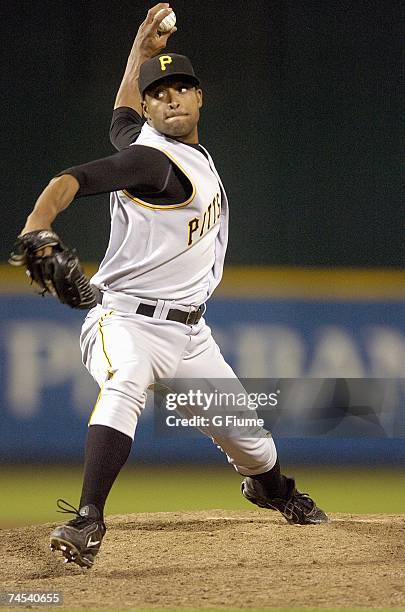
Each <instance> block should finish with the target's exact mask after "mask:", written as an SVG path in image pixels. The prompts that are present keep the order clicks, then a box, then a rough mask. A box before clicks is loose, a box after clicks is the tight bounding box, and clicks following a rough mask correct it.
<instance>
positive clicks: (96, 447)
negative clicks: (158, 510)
mask: <svg viewBox="0 0 405 612" xmlns="http://www.w3.org/2000/svg"><path fill="white" fill-rule="evenodd" d="M131 446H132V438H130V437H129V436H127V435H125V434H123V433H121V432H120V431H117V430H116V429H112V428H111V427H106V426H104V425H91V426H90V427H89V430H88V433H87V440H86V455H85V462H84V476H83V488H82V495H81V498H80V505H79V508H82V507H83V506H86V505H87V504H93V505H94V506H96V508H97V509H98V510H99V512H100V514H101V516H103V512H104V505H105V502H106V499H107V496H108V494H109V492H110V489H111V487H112V486H113V484H114V481H115V479H116V478H117V476H118V474H119V472H120V470H121V468H122V467H123V465H124V464H125V462H126V460H127V459H128V456H129V453H130V451H131Z"/></svg>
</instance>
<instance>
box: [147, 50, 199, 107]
mask: <svg viewBox="0 0 405 612" xmlns="http://www.w3.org/2000/svg"><path fill="white" fill-rule="evenodd" d="M171 76H176V77H184V78H185V79H187V81H190V82H191V83H193V85H196V86H197V85H199V84H200V81H199V80H198V78H197V77H196V76H195V72H194V68H193V66H192V65H191V62H190V60H189V59H188V57H186V56H185V55H178V54H177V53H162V54H161V55H157V56H156V57H152V58H151V59H149V60H146V62H144V63H143V64H142V65H141V69H140V71H139V81H138V84H139V91H140V93H141V96H142V97H143V95H144V93H145V90H146V89H148V87H150V86H151V85H154V84H155V83H157V82H158V81H161V80H163V79H167V77H171Z"/></svg>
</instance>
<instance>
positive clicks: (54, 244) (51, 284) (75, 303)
mask: <svg viewBox="0 0 405 612" xmlns="http://www.w3.org/2000/svg"><path fill="white" fill-rule="evenodd" d="M46 247H51V249H52V251H51V252H50V254H49V255H39V254H38V251H40V250H41V249H45V248H46ZM48 250H49V249H47V251H48ZM9 262H10V263H11V264H12V265H13V266H25V267H26V268H27V275H28V276H29V277H30V279H31V282H35V283H37V285H39V287H40V289H41V292H40V293H41V295H45V293H47V292H49V293H51V294H52V295H54V296H55V297H57V298H58V299H59V301H60V302H62V304H68V305H69V306H71V307H72V308H87V309H88V308H93V306H95V305H96V303H97V302H96V299H95V294H94V291H93V289H92V288H91V286H90V283H89V281H88V280H87V278H86V277H85V276H84V274H83V270H82V268H81V265H80V261H79V258H78V257H77V255H76V252H75V251H74V250H71V249H69V248H68V247H67V246H65V245H64V244H63V242H62V241H61V240H60V238H59V236H58V235H57V234H55V232H53V231H52V230H37V231H35V232H28V233H27V234H24V235H23V236H19V237H18V239H17V242H16V245H15V251H14V252H13V253H12V254H11V256H10V259H9Z"/></svg>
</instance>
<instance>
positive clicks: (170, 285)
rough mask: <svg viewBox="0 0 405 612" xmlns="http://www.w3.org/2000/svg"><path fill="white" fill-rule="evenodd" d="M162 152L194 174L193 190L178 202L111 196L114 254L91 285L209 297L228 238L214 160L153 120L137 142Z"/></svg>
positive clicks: (152, 295) (156, 295) (181, 299)
mask: <svg viewBox="0 0 405 612" xmlns="http://www.w3.org/2000/svg"><path fill="white" fill-rule="evenodd" d="M138 145H144V146H149V147H154V148H157V149H160V150H161V151H162V152H163V153H164V154H165V155H167V156H168V157H169V158H170V159H171V160H172V161H173V162H174V163H175V164H176V165H177V166H178V167H179V168H180V169H181V170H182V172H183V173H184V174H185V175H186V176H187V177H188V178H189V180H190V182H191V184H192V188H193V189H192V194H191V196H190V197H189V199H188V200H186V201H185V202H181V203H179V204H175V205H172V206H157V205H152V204H149V203H147V202H145V201H143V200H141V199H139V198H137V197H134V196H132V195H130V194H129V193H128V192H126V191H117V192H114V193H112V194H111V200H110V210H111V233H110V241H109V244H108V247H107V252H106V254H105V257H104V259H103V261H102V262H101V264H100V268H99V270H98V272H97V273H96V274H95V275H94V276H93V278H92V279H91V284H92V285H94V286H96V287H97V288H98V289H100V290H101V291H114V292H120V293H124V294H127V295H131V296H134V297H138V298H145V299H150V300H155V299H161V300H172V301H174V302H177V303H179V304H184V305H187V306H189V305H200V304H202V303H203V302H205V301H206V300H207V299H208V298H209V297H210V295H211V294H212V293H213V291H214V290H215V288H216V287H217V285H218V284H219V282H220V280H221V277H222V271H223V264H224V258H225V251H226V246H227V241H228V201H227V197H226V194H225V191H224V188H223V186H222V183H221V180H220V178H219V176H218V173H217V171H216V169H215V166H214V163H213V161H212V159H211V157H210V155H209V154H208V152H207V151H205V149H204V151H205V152H206V153H207V156H208V159H207V157H205V155H204V154H203V153H202V152H201V151H199V150H198V149H196V148H194V147H190V146H189V145H186V144H184V143H181V142H178V141H176V140H172V139H170V138H167V137H165V136H164V135H162V134H160V133H159V132H157V131H156V130H154V129H153V128H152V127H150V126H149V125H148V124H145V125H144V126H143V128H142V131H141V134H140V136H139V138H138V139H137V141H136V142H135V143H134V144H133V146H138Z"/></svg>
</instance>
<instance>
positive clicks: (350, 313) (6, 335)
mask: <svg viewBox="0 0 405 612" xmlns="http://www.w3.org/2000/svg"><path fill="white" fill-rule="evenodd" d="M83 318H84V314H83V313H82V312H79V311H73V310H71V309H69V308H67V307H64V306H62V305H60V304H59V303H58V302H56V301H55V300H53V299H52V298H44V299H43V300H41V301H39V298H38V297H37V296H35V295H33V296H31V295H22V294H21V295H0V365H1V372H0V382H1V385H0V400H1V410H0V461H2V462H15V461H18V462H29V461H34V460H35V461H43V462H48V461H49V462H55V461H61V462H64V461H81V460H82V457H83V445H84V439H85V434H86V423H87V420H88V417H89V415H90V413H91V411H92V408H93V405H94V402H95V400H96V397H97V394H98V389H97V387H96V385H95V383H94V382H93V381H92V380H91V378H90V376H89V375H88V373H87V372H86V370H85V369H84V367H83V365H82V364H81V358H80V352H79V345H78V337H79V332H80V326H81V323H82V320H83ZM206 320H207V322H208V324H209V325H210V326H211V327H212V330H213V333H214V336H215V338H216V340H217V342H218V344H219V345H220V347H221V349H222V352H223V354H224V356H225V357H226V359H227V360H228V361H229V362H230V364H231V365H232V366H233V368H234V369H235V371H236V372H237V373H238V375H240V376H241V377H244V378H277V377H279V378H300V377H311V378H346V377H347V378H384V379H390V380H391V381H392V384H391V386H390V393H389V397H388V398H387V399H386V404H385V408H384V415H383V416H384V423H383V434H382V435H381V434H379V435H378V436H374V435H373V433H372V431H371V433H370V430H369V428H364V435H362V431H363V430H362V421H361V420H359V421H356V423H355V427H354V428H353V436H352V435H351V434H350V428H349V429H348V428H346V429H345V430H344V431H345V434H344V435H345V437H341V436H340V435H339V434H338V433H336V432H333V431H332V432H331V431H329V432H327V433H325V434H324V435H318V436H317V437H316V438H314V437H311V436H309V437H308V433H307V434H306V437H300V435H299V431H298V432H297V431H294V434H293V435H294V437H289V435H288V432H285V431H284V432H283V433H282V435H281V436H280V437H279V438H278V439H277V445H278V448H279V451H280V454H281V455H282V457H283V461H284V462H290V463H293V462H299V463H318V462H322V463H339V462H359V463H362V462H364V463H370V464H378V463H381V462H390V463H404V462H405V418H404V412H405V410H404V408H405V302H403V301H400V300H393V301H391V302H390V301H365V300H362V301H353V302H348V301H341V300H336V301H331V300H325V301H322V300H318V301H312V300H311V301H308V300H305V301H304V300H299V299H271V298H265V299H264V298H263V299H240V300H237V299H235V298H217V299H213V300H211V302H210V304H209V308H208V311H207V314H206ZM354 420H355V419H354ZM275 434H277V431H275ZM132 458H133V459H136V460H138V461H140V462H152V463H156V462H168V463H171V462H174V463H175V462H178V463H198V462H201V463H202V462H204V463H210V462H222V463H223V462H224V461H225V457H224V455H223V454H222V453H220V452H219V451H218V449H217V448H216V447H215V446H214V445H213V444H212V442H211V440H209V439H207V438H204V437H203V436H201V438H198V439H195V438H192V439H189V438H187V437H185V438H184V439H164V438H161V437H157V436H156V435H155V432H154V421H153V402H148V405H147V408H146V409H145V412H144V414H143V415H142V417H141V420H140V423H139V425H138V431H137V435H136V443H135V445H134V450H133V453H132Z"/></svg>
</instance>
